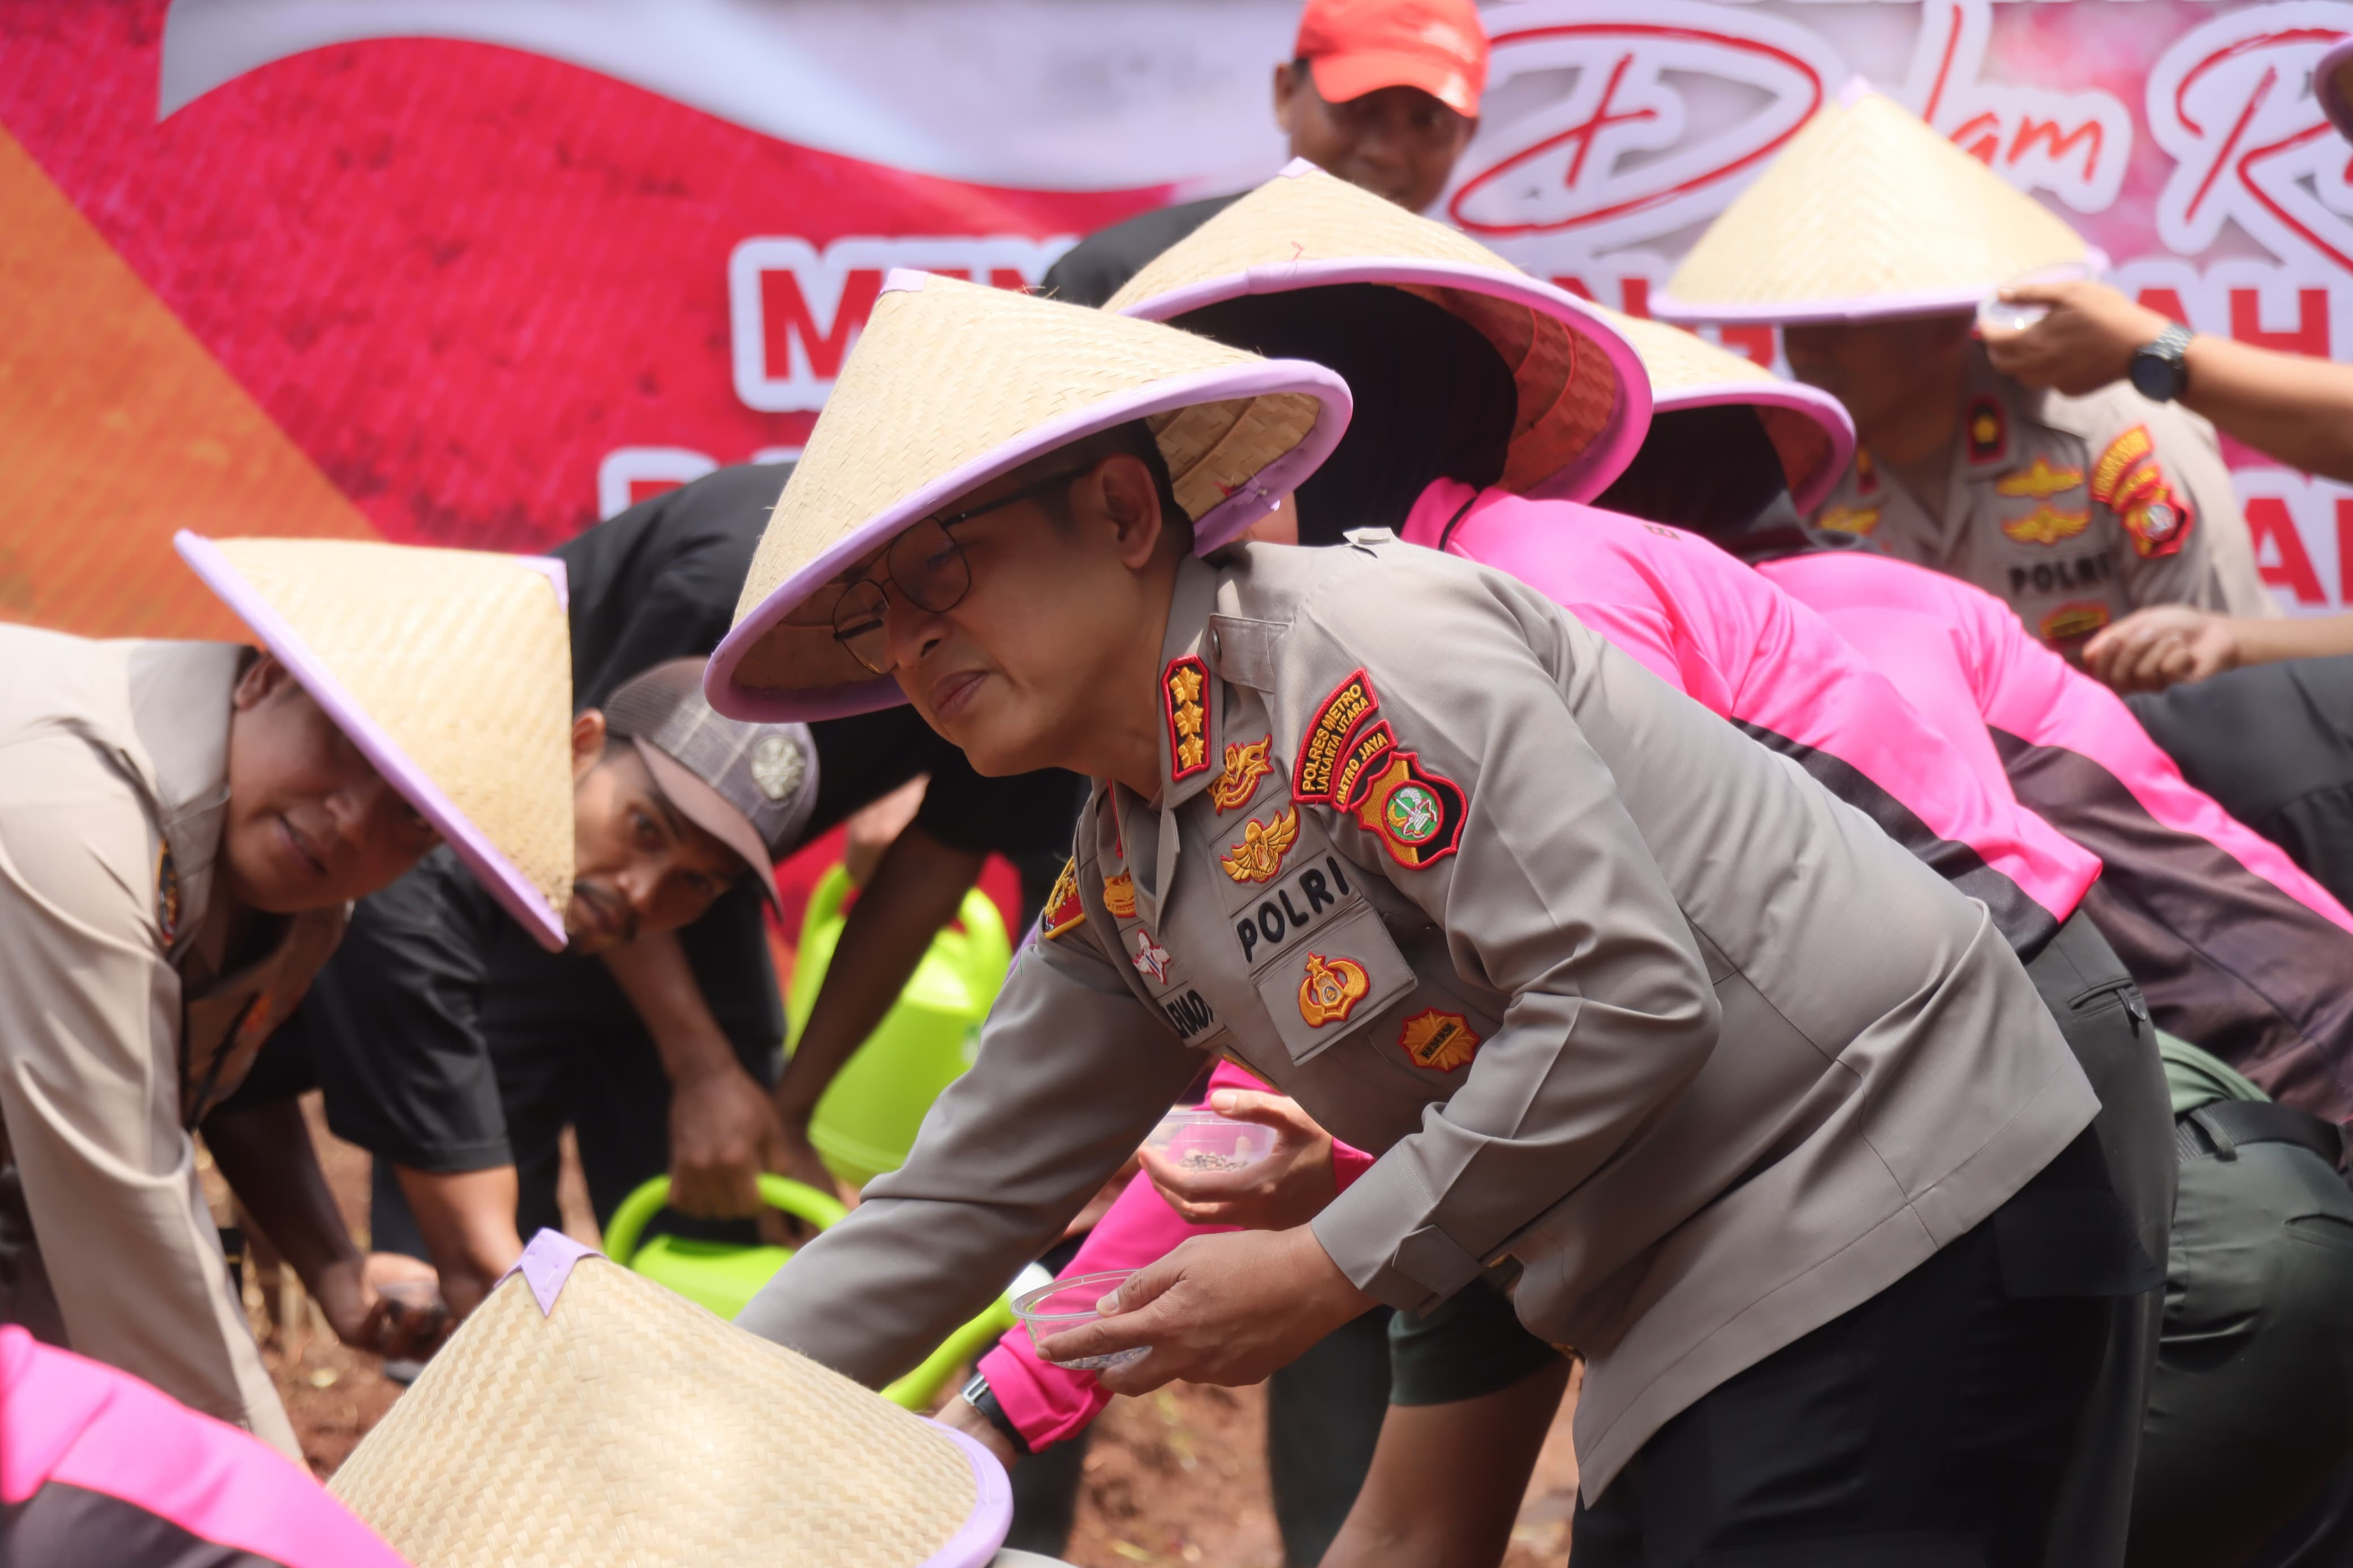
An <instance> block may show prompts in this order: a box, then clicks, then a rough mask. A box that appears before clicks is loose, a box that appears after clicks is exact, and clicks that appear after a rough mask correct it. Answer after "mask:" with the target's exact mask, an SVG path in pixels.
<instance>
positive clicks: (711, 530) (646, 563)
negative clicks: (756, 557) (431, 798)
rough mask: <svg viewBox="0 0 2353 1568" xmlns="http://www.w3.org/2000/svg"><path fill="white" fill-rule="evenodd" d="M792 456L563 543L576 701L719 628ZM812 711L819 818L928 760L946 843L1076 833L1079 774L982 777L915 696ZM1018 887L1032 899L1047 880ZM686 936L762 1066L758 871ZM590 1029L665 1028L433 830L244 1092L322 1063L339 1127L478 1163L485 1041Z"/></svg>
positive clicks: (483, 1130)
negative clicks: (541, 929)
mask: <svg viewBox="0 0 2353 1568" xmlns="http://www.w3.org/2000/svg"><path fill="white" fill-rule="evenodd" d="M788 472H789V469H787V468H774V467H757V468H754V467H744V468H723V469H720V470H719V471H718V472H716V473H712V474H710V475H707V476H705V477H704V478H702V479H698V480H696V481H695V482H694V483H693V484H691V485H688V486H685V487H683V488H682V489H676V490H671V491H668V492H666V493H664V494H662V495H659V496H657V497H654V498H653V499H651V500H647V501H644V502H641V503H640V504H638V505H637V506H634V507H632V508H630V509H629V510H627V511H625V512H622V513H621V514H620V515H618V516H617V517H614V518H612V519H610V520H608V521H605V522H602V523H599V524H597V525H596V527H594V528H591V529H590V530H588V531H586V533H584V534H582V535H581V536H580V537H579V538H577V539H575V540H574V541H572V542H570V543H568V544H565V545H564V546H562V547H561V548H560V549H558V550H557V551H556V552H554V553H555V554H556V555H557V556H559V557H560V558H561V559H562V560H563V561H564V563H565V570H566V574H567V576H568V579H569V582H568V592H569V596H570V602H571V622H572V648H573V671H574V681H575V691H576V694H577V698H578V700H579V702H580V704H581V705H582V706H584V707H586V706H593V705H595V704H596V703H597V702H600V701H602V700H605V699H606V698H607V697H608V696H609V695H610V694H611V692H612V690H613V689H615V688H616V687H617V686H619V685H620V684H622V683H623V682H624V681H626V680H628V679H630V678H631V677H633V676H635V675H637V674H638V673H640V672H642V671H643V670H646V669H648V668H652V667H653V666H654V665H656V664H659V663H661V662H662V661H664V660H666V659H670V658H681V657H686V656H691V655H704V654H708V653H710V651H711V650H712V648H713V647H717V646H718V643H719V639H720V638H721V637H723V636H724V635H725V633H726V631H727V629H728V627H729V626H730V625H731V624H732V622H733V618H734V611H735V601H736V598H737V595H739V594H740V593H741V591H742V588H743V583H744V575H745V574H746V573H747V572H748V571H749V569H750V566H751V561H752V553H753V551H754V549H755V548H756V547H757V545H758V543H759V540H760V534H761V532H762V531H763V530H764V529H765V527H766V524H767V519H768V512H769V510H770V508H772V507H773V506H774V505H775V503H776V496H777V494H778V492H779V491H780V490H781V489H782V487H783V482H784V479H785V476H786V473H788ZM810 730H811V732H812V734H813V735H814V736H815V737H816V741H817V763H818V798H817V804H816V807H815V810H814V812H813V813H812V815H811V816H810V819H809V822H808V825H807V828H806V830H805V833H806V837H810V838H814V837H817V836H818V835H820V834H823V833H825V832H827V831H828V830H829V829H830V828H832V827H833V826H836V825H837V824H839V822H840V821H841V820H842V819H843V818H844V817H846V816H849V814H850V813H852V812H854V811H857V810H858V809H860V807H862V806H865V805H869V804H871V802H873V801H875V800H877V799H879V798H880V797H881V796H882V795H888V794H889V793H890V792H891V791H892V790H894V789H896V788H898V787H899V786H900V785H901V784H904V783H906V782H907V781H908V780H909V779H911V778H913V777H914V776H915V775H917V774H919V773H928V774H930V775H931V784H930V785H929V787H928V788H927V789H926V791H925V793H924V797H923V807H922V809H921V810H920V811H919V812H918V813H917V815H916V817H915V821H916V824H917V826H921V827H922V828H923V830H924V831H925V832H927V833H930V834H931V835H932V836H933V837H936V838H938V839H939V840H940V841H941V842H943V843H944V844H947V845H949V846H951V847H955V848H959V849H965V850H971V851H975V852H989V851H994V852H997V853H1002V854H1005V855H1006V856H1008V858H1013V859H1014V860H1015V861H1016V863H1017V864H1018V865H1020V866H1021V867H1022V868H1023V870H1024V873H1025V884H1026V883H1027V882H1028V881H1031V880H1036V879H1038V875H1039V868H1041V867H1045V866H1046V864H1047V862H1049V861H1050V862H1051V863H1052V864H1053V865H1059V864H1060V858H1061V857H1062V856H1063V855H1065V854H1067V853H1068V851H1069V847H1070V838H1071V823H1072V821H1073V819H1074V817H1075V816H1076V814H1077V810H1078V805H1079V802H1080V799H1081V795H1080V786H1079V781H1077V780H1076V779H1075V778H1073V777H1072V776H1071V774H1068V773H1060V772H1047V773H1025V774H1020V775H1018V776H1016V777H1012V778H1003V779H987V778H982V777H981V776H980V775H978V774H977V773H974V772H973V771H972V768H971V765H970V764H969V763H966V762H965V757H964V753H963V752H959V751H957V750H956V749H955V747H954V746H951V745H949V744H948V743H947V742H945V741H944V740H942V739H941V738H940V737H939V736H938V735H937V734H936V733H934V731H932V730H931V728H930V727H929V726H928V725H926V724H924V722H923V720H922V718H921V717H920V716H919V715H917V714H916V712H915V711H914V710H913V709H912V708H907V707H900V708H893V709H887V710H883V711H881V712H879V713H868V714H861V715H859V716H857V717H854V718H849V719H832V720H826V721H821V722H819V723H817V724H813V725H811V726H810ZM1047 874H1048V875H1050V868H1049V869H1048V871H1047ZM1024 890H1025V892H1026V893H1027V894H1028V897H1029V900H1031V901H1032V902H1034V901H1035V900H1037V899H1038V898H1039V897H1040V896H1042V894H1043V892H1044V886H1043V884H1042V882H1041V883H1040V884H1039V887H1038V888H1036V889H1034V890H1033V889H1029V888H1027V887H1026V886H1025V889H1024ZM679 938H680V942H681V946H682V947H683V948H684V949H685V951H686V957H687V961H688V963H690V964H691V966H692V967H693V970H694V973H695V974H696V977H697V978H698V980H699V981H700V982H701V984H702V992H703V996H704V1000H705V1001H706V1002H707V1003H708V1004H709V1005H710V1007H711V1010H712V1016H713V1017H714V1018H716V1019H717V1021H718V1023H719V1025H720V1026H721V1027H722V1028H723V1030H724V1031H725V1032H726V1034H727V1036H728V1038H729V1040H730V1041H731V1042H732V1043H733V1045H734V1047H735V1050H736V1055H737V1057H738V1058H740V1059H741V1060H743V1061H744V1064H745V1066H746V1068H748V1069H749V1070H751V1071H752V1072H753V1073H754V1076H757V1077H760V1078H762V1079H766V1078H769V1077H773V1076H774V1073H775V1070H776V1060H777V1057H778V1053H779V1050H780V1048H781V1046H782V1043H783V1038H784V1015H783V1009H782V1005H781V1004H780V1002H779V1000H778V997H777V989H776V971H775V968H774V966H773V964H772V963H770V961H769V956H768V946H767V941H766V937H765V931H763V929H762V923H761V900H760V896H759V892H758V890H757V889H756V888H755V887H754V885H753V883H752V881H751V879H749V878H746V879H743V880H742V881H741V882H739V883H738V885H737V886H736V887H735V888H733V889H730V890H729V892H728V893H727V894H726V895H725V896H724V897H723V898H722V899H721V900H719V901H718V902H717V903H716V904H714V905H712V908H711V910H710V911H709V912H708V913H707V914H705V915H704V916H703V918H702V920H700V921H696V922H695V923H694V924H692V925H691V926H689V927H687V928H686V929H685V930H683V931H681V932H680V933H679ZM590 1032H596V1033H614V1032H620V1033H625V1034H627V1035H628V1036H630V1037H632V1038H633V1039H634V1040H635V1041H636V1042H638V1043H639V1044H641V1045H642V1047H643V1048H644V1049H645V1050H646V1051H649V1052H650V1051H652V1050H653V1048H654V1047H653V1041H652V1039H651V1037H649V1036H648V1035H647V1034H646V1032H645V1030H644V1027H643V1026H642V1025H641V1024H640V1023H639V1022H638V1017H637V1015H636V1012H635V1010H634V1009H633V1008H632V1007H631V1006H630V1005H629V1003H628V999H627V998H626V997H625V996H624V995H623V994H621V990H620V987H619V986H618V985H617V984H615V982H614V980H613V978H612V975H611V974H610V973H609V972H608V971H607V969H606V968H605V966H604V964H603V963H600V962H598V961H597V960H596V959H595V958H593V957H582V956H579V955H577V954H573V953H568V952H559V953H550V952H544V951H543V950H542V949H541V948H540V947H539V946H538V945H537V944H536V943H535V942H533V941H532V939H531V938H530V937H529V936H528V935H527V934H526V933H525V932H524V931H522V928H521V927H520V926H518V925H517V924H516V923H515V922H514V921H512V920H511V919H509V918H507V917H506V916H505V915H504V914H503V913H502V912H501V910H499V909H498V907H497V905H496V904H495V903H493V902H492V900H491V898H490V896H489V894H487V893H486V892H484V891H483V890H482V889H481V887H480V884H479V883H477V882H476V881H475V880H474V879H473V878H472V877H471V876H470V875H469V874H468V873H467V872H466V870H465V869H464V868H463V866H462V865H461V864H460V863H459V861H458V859H457V858H456V857H455V856H454V855H452V854H450V853H449V852H448V850H446V849H444V850H437V851H436V852H435V853H434V854H432V855H430V856H428V857H427V858H426V859H425V861H424V862H423V863H421V864H420V865H419V866H418V867H417V869H415V870H414V871H412V872H410V873H409V875H408V876H406V877H405V878H403V879H401V880H400V881H398V882H396V883H395V884H394V885H393V886H392V887H390V888H388V889H385V891H383V892H381V893H378V894H376V895H375V897H373V898H370V899H364V900H361V902H360V904H359V905H358V907H357V908H356V909H355V910H354V911H353V921H352V928H351V931H350V932H349V933H348V934H347V935H346V936H345V938H344V941H343V946H342V948H341V949H339V950H338V951H337V952H336V954H335V956H334V957H333V958H332V960H330V961H329V962H328V963H327V965H326V967H325V968H324V969H322V971H321V972H320V973H319V976H318V978H317V979H316V980H315V981H314V982H313V984H312V986H311V993H310V994H309V996H308V997H306V998H305V1000H304V1002H303V1004H302V1005H301V1007H300V1008H298V1009H297V1010H296V1012H295V1014H294V1015H293V1016H292V1017H290V1018H289V1019H288V1020H287V1022H286V1023H285V1025H283V1026H281V1027H280V1029H279V1031H278V1032H277V1034H276V1036H274V1037H272V1039H271V1041H270V1043H269V1046H268V1047H265V1048H264V1050H263V1052H262V1059H261V1060H260V1061H258V1062H257V1063H256V1064H255V1066H254V1069H253V1072H252V1073H251V1074H250V1075H249V1076H248V1080H247V1084H246V1086H245V1088H244V1089H241V1090H240V1098H244V1099H247V1100H269V1099H276V1098H282V1097H283V1096H285V1095H287V1094H289V1093H296V1092H300V1091H301V1089H303V1088H305V1087H308V1086H309V1084H310V1083H311V1082H312V1081H315V1082H316V1083H317V1085H318V1087H320V1088H321V1089H323V1090H324V1091H325V1099H326V1110H327V1120H328V1124H329V1125H330V1126H331V1127H332V1128H333V1129H334V1131H335V1132H336V1134H337V1135H338V1136H340V1137H343V1138H344V1139H347V1140H349V1141H350V1142H354V1143H357V1144H360V1145H361V1146H362V1147H364V1148H367V1149H370V1150H372V1151H374V1152H376V1153H378V1154H382V1155H384V1156H385V1157H387V1158H389V1159H392V1160H394V1161H396V1162H397V1163H401V1164H404V1165H408V1166H411V1167H413V1168H416V1169H419V1170H425V1171H431V1172H451V1171H466V1170H479V1169H481V1168H484V1167H486V1166H491V1165H499V1164H504V1163H507V1161H508V1159H509V1153H508V1150H507V1145H506V1131H505V1120H504V1117H503V1115H502V1114H501V1110H500V1105H499V1099H498V1089H497V1079H496V1075H495V1074H494V1072H493V1071H492V1068H491V1050H492V1049H493V1048H494V1047H496V1046H497V1045H498V1044H499V1042H501V1040H504V1041H512V1042H514V1043H515V1044H517V1045H518V1046H520V1047H530V1046H532V1045H533V1044H535V1043H541V1042H546V1041H550V1040H562V1039H566V1038H577V1037H582V1036H583V1035H585V1034H587V1033H590Z"/></svg>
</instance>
